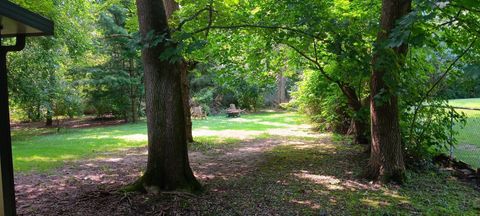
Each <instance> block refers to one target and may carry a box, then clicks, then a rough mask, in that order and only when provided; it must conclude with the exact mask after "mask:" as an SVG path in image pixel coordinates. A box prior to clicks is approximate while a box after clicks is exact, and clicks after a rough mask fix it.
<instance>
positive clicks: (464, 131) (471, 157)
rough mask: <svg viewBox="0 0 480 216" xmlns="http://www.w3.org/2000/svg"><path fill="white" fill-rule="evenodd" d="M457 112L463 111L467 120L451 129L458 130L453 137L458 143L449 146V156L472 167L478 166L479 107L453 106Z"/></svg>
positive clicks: (479, 156)
mask: <svg viewBox="0 0 480 216" xmlns="http://www.w3.org/2000/svg"><path fill="white" fill-rule="evenodd" d="M454 108H455V110H456V111H457V112H463V113H465V115H466V117H467V119H466V120H467V122H466V124H465V126H464V127H461V126H460V125H454V123H453V121H452V130H453V131H456V132H458V133H457V134H455V133H452V135H453V134H455V135H454V136H455V138H456V139H457V140H458V145H456V146H452V147H451V148H450V156H451V157H453V158H455V159H457V160H460V161H463V162H465V163H467V164H469V165H470V166H472V168H474V169H478V168H480V109H474V108H462V107H454Z"/></svg>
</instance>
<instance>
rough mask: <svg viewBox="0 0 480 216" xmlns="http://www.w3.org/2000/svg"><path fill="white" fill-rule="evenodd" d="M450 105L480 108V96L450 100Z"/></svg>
mask: <svg viewBox="0 0 480 216" xmlns="http://www.w3.org/2000/svg"><path fill="white" fill-rule="evenodd" d="M449 103H450V105H452V106H455V107H465V108H477V109H480V98H470V99H456V100H450V102H449Z"/></svg>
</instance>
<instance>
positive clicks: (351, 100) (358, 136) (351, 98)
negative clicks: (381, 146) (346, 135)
mask: <svg viewBox="0 0 480 216" xmlns="http://www.w3.org/2000/svg"><path fill="white" fill-rule="evenodd" d="M340 89H341V90H342V92H343V94H344V95H345V97H347V101H348V106H349V107H350V108H351V109H352V110H353V112H354V113H356V114H360V113H361V112H362V110H363V109H364V107H365V105H364V104H362V101H361V100H360V98H359V96H358V95H357V92H356V91H355V89H354V88H352V87H351V86H348V85H340ZM368 123H369V122H368V121H366V120H365V119H362V118H361V116H359V115H354V116H352V124H351V126H350V129H349V132H350V133H351V134H353V136H354V143H356V144H368V142H369V139H368V135H367V128H368Z"/></svg>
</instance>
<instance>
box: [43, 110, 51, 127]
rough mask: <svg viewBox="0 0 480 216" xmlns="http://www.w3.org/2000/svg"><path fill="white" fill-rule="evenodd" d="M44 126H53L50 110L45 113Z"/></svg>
mask: <svg viewBox="0 0 480 216" xmlns="http://www.w3.org/2000/svg"><path fill="white" fill-rule="evenodd" d="M45 126H47V127H51V126H53V114H52V112H51V111H50V110H48V111H47V116H46V122H45Z"/></svg>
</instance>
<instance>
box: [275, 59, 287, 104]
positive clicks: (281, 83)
mask: <svg viewBox="0 0 480 216" xmlns="http://www.w3.org/2000/svg"><path fill="white" fill-rule="evenodd" d="M284 70H286V68H282V69H281V70H280V73H279V74H278V75H277V103H278V105H280V104H282V103H286V102H287V96H286V92H287V90H286V88H287V87H286V85H287V84H286V82H287V80H286V78H285V77H284V76H283V73H284Z"/></svg>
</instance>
